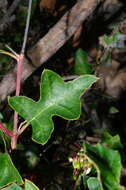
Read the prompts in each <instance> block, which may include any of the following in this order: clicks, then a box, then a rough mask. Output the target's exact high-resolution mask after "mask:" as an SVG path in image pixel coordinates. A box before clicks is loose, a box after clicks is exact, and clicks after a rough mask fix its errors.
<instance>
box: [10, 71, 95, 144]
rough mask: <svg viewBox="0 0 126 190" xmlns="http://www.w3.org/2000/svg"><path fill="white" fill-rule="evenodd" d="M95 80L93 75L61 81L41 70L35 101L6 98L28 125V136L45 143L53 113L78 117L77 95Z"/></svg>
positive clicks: (54, 74) (70, 117)
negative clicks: (29, 128) (37, 99)
mask: <svg viewBox="0 0 126 190" xmlns="http://www.w3.org/2000/svg"><path fill="white" fill-rule="evenodd" d="M95 81H97V78H96V77H95V76H93V75H84V76H80V77H79V78H77V79H75V80H73V81H70V82H66V83H65V82H64V81H63V79H62V78H61V77H60V76H59V75H58V74H56V73H54V72H52V71H50V70H44V71H43V73H42V77H41V85H40V99H39V101H38V102H35V101H33V100H32V99H30V98H27V97H24V96H19V97H18V96H17V97H12V98H9V100H8V101H9V104H10V106H11V107H12V108H13V109H14V110H16V112H18V113H19V115H21V116H22V117H23V118H24V119H25V120H27V121H28V122H29V123H30V124H31V125H32V139H33V140H34V141H36V142H37V143H40V144H45V143H46V142H47V141H48V139H49V138H50V136H51V133H52V131H53V129H54V125H53V121H52V117H53V116H54V115H57V116H59V117H62V118H64V119H68V120H73V119H77V118H79V116H80V112H81V104H80V97H81V96H82V94H83V93H84V92H85V91H86V90H87V89H88V88H90V87H91V85H92V84H93V83H94V82H95Z"/></svg>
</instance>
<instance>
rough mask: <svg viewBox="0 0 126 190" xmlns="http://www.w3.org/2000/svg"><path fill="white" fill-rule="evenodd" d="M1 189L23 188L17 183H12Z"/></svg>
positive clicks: (17, 189) (14, 189)
mask: <svg viewBox="0 0 126 190" xmlns="http://www.w3.org/2000/svg"><path fill="white" fill-rule="evenodd" d="M1 190H22V188H21V187H20V186H19V185H17V184H15V183H14V184H11V185H9V186H8V187H4V188H2V189H1Z"/></svg>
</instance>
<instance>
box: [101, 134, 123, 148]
mask: <svg viewBox="0 0 126 190" xmlns="http://www.w3.org/2000/svg"><path fill="white" fill-rule="evenodd" d="M101 140H102V142H101V143H104V144H106V145H107V146H109V148H112V149H120V148H122V144H121V141H120V137H119V135H115V136H111V135H110V134H109V133H108V132H104V133H103V134H102V139H101Z"/></svg>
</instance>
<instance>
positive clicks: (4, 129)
mask: <svg viewBox="0 0 126 190" xmlns="http://www.w3.org/2000/svg"><path fill="white" fill-rule="evenodd" d="M0 129H1V130H2V131H3V132H4V133H5V134H6V135H7V136H9V137H13V136H14V134H13V132H12V131H10V130H8V129H7V128H5V127H4V126H3V124H2V123H0Z"/></svg>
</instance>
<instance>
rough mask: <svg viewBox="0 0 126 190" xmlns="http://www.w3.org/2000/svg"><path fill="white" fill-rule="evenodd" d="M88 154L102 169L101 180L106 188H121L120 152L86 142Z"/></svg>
mask: <svg viewBox="0 0 126 190" xmlns="http://www.w3.org/2000/svg"><path fill="white" fill-rule="evenodd" d="M85 146H86V154H87V156H88V157H89V158H90V159H92V160H93V162H95V164H96V165H97V167H98V168H99V171H100V176H101V182H102V184H103V185H104V186H105V188H106V190H120V174H121V168H122V165H121V158H120V154H119V152H117V151H115V150H112V149H110V148H107V147H104V146H103V145H100V144H98V145H96V146H91V145H89V144H85Z"/></svg>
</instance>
